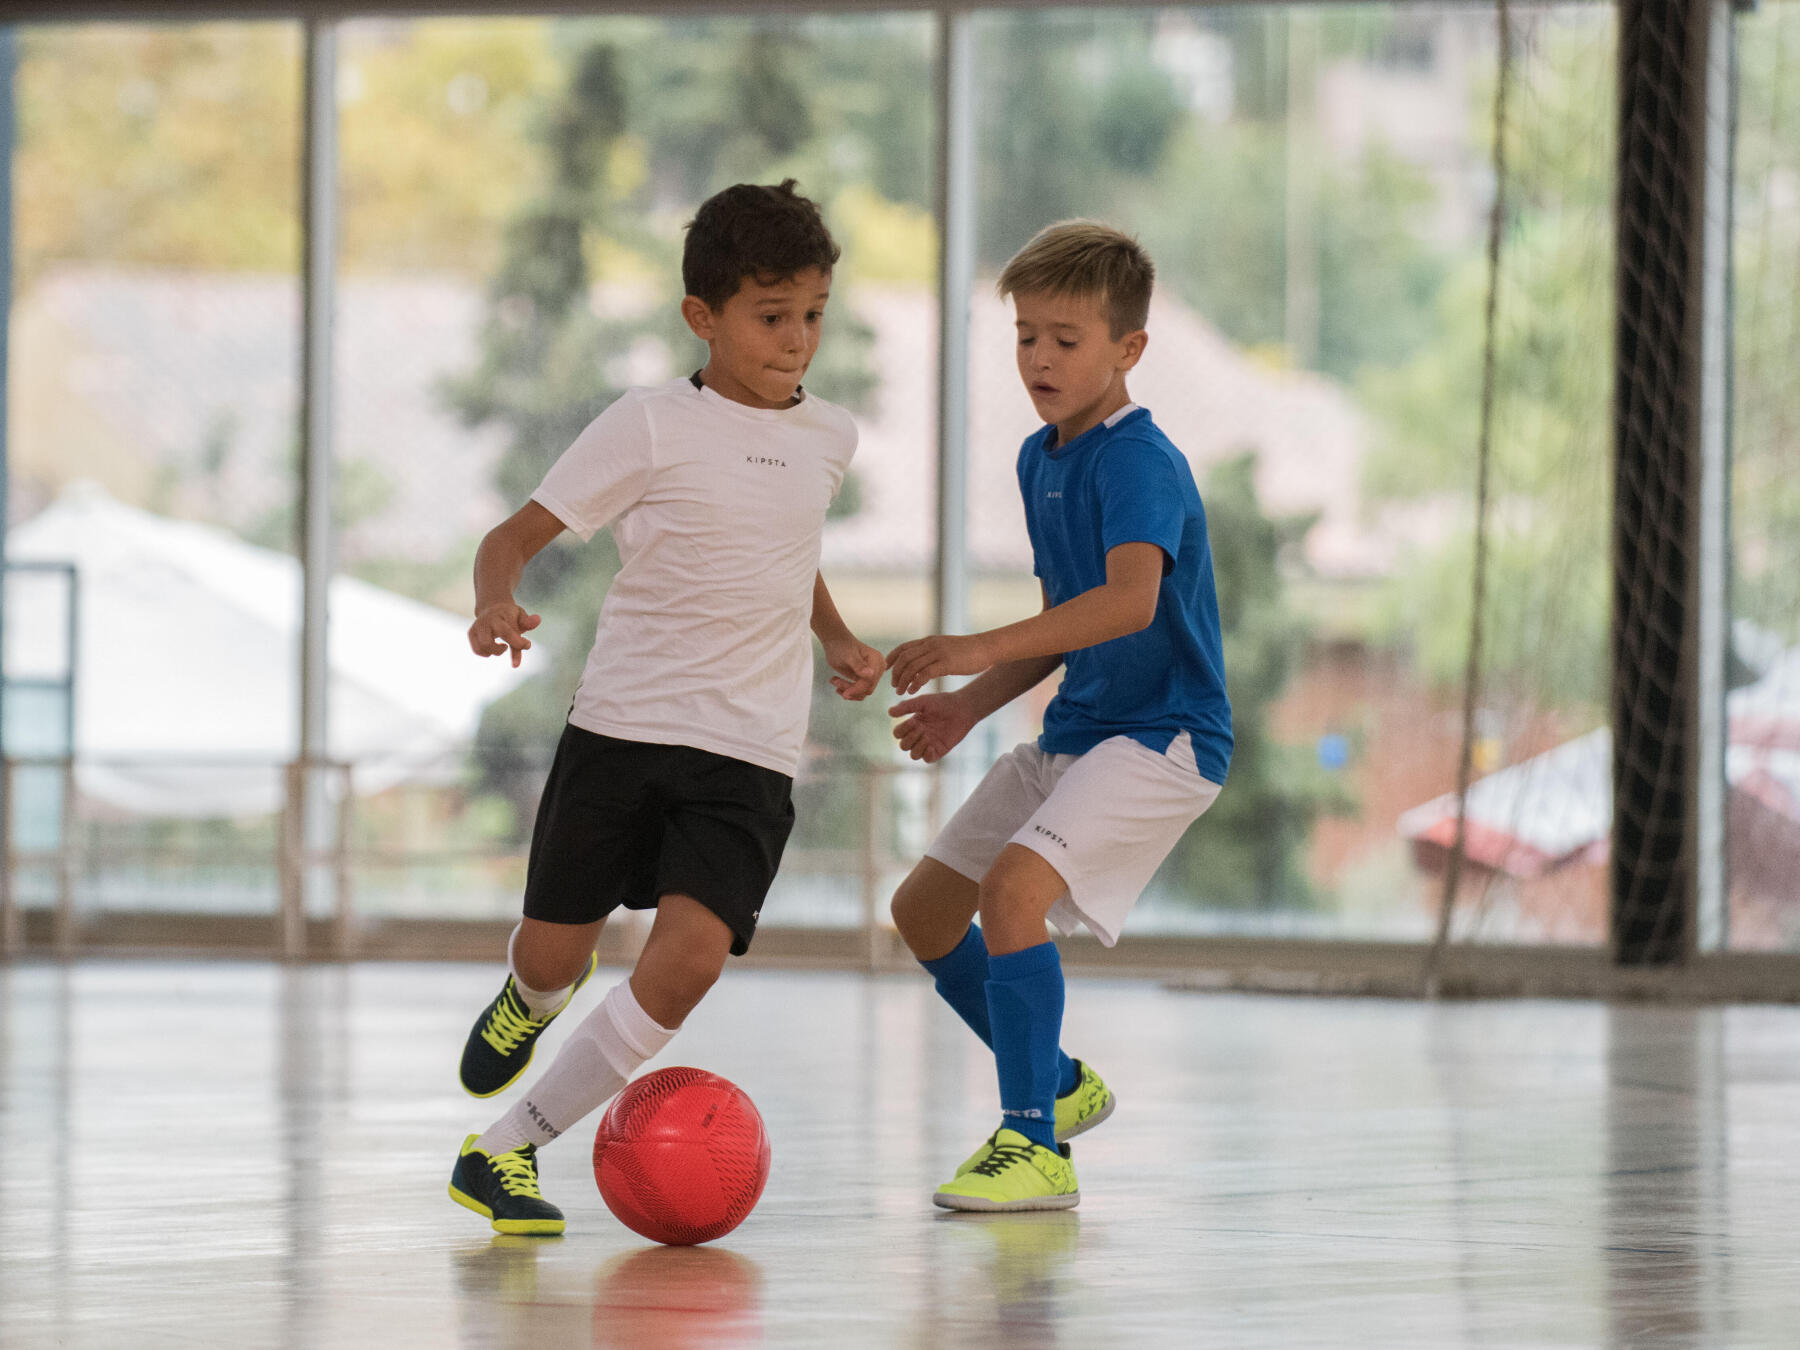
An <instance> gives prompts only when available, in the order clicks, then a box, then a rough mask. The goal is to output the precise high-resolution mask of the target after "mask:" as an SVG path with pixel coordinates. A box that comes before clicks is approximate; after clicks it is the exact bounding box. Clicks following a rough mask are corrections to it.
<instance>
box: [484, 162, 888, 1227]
mask: <svg viewBox="0 0 1800 1350" xmlns="http://www.w3.org/2000/svg"><path fill="white" fill-rule="evenodd" d="M837 259H838V247H837V245H836V244H835V243H834V242H833V240H832V238H831V235H830V233H829V231H828V230H827V229H826V227H825V223H824V221H823V220H822V219H821V218H820V216H819V212H818V208H817V207H816V206H815V205H814V204H813V203H812V202H810V201H808V200H807V199H806V198H805V197H802V196H800V195H799V194H797V193H796V192H795V191H794V182H793V180H792V179H789V180H787V181H786V182H784V183H782V184H781V185H780V186H779V187H766V186H757V185H752V184H739V185H738V186H736V187H731V188H727V189H726V190H725V191H723V192H720V193H718V194H717V195H716V196H714V197H712V198H710V199H709V200H708V201H706V202H705V203H704V204H703V205H702V206H701V207H700V210H699V211H698V212H697V213H696V215H695V217H694V219H693V221H692V222H691V223H690V225H689V226H688V234H687V240H686V245H685V247H684V249H683V253H682V284H683V286H684V287H685V289H686V291H687V295H686V297H685V298H684V299H683V300H682V303H681V310H682V316H683V317H684V318H685V319H686V320H687V323H688V326H689V327H690V328H691V329H692V330H693V332H694V334H695V336H697V337H699V338H700V339H701V340H702V341H704V342H705V343H706V344H707V348H708V351H709V357H708V360H707V363H706V365H705V366H704V367H703V368H701V369H700V370H699V371H696V372H695V373H694V374H693V375H691V376H687V377H684V378H682V379H678V380H672V381H670V382H669V383H667V384H664V385H660V386H657V387H653V388H639V389H632V390H630V391H628V392H627V393H625V394H624V395H623V396H622V397H621V398H620V399H619V400H618V401H617V402H616V403H614V404H613V405H612V406H611V407H609V408H607V409H606V411H605V412H603V413H601V414H600V416H599V417H597V418H596V419H594V421H593V422H592V423H591V424H590V425H589V426H588V427H587V429H586V430H585V431H583V432H582V433H581V435H580V436H579V437H577V438H576V440H575V443H574V444H573V445H572V446H570V447H569V449H568V450H567V451H565V452H564V453H563V455H562V457H561V458H560V459H558V460H557V462H556V463H555V464H554V465H553V466H552V467H551V469H550V471H549V473H548V474H546V475H545V477H544V481H543V483H542V485H540V486H539V488H538V489H537V491H536V492H534V493H533V494H532V497H531V500H530V501H528V502H527V503H526V504H525V505H524V506H523V507H522V508H521V509H520V510H519V511H518V512H517V513H516V514H514V515H513V516H512V517H510V518H509V519H508V520H506V521H504V522H502V523H501V524H500V525H498V526H496V527H495V528H494V529H493V530H492V531H490V532H489V534H488V535H487V537H486V538H484V539H483V540H482V543H481V547H480V549H479V550H478V552H477V553H476V557H475V622H474V624H472V625H471V626H470V628H469V644H470V646H471V647H473V648H474V650H475V652H476V654H477V655H480V656H492V655H498V654H500V653H503V652H506V651H510V652H511V653H512V660H513V664H514V665H517V664H518V663H519V660H520V657H521V655H522V654H523V653H524V652H525V651H526V650H528V649H529V648H530V646H531V640H530V639H529V638H528V637H527V636H526V634H527V633H529V632H530V631H531V630H532V629H533V628H535V627H537V625H538V622H539V619H538V616H537V615H535V614H528V613H526V612H525V610H524V609H523V608H521V607H520V606H519V604H518V603H517V602H516V601H515V600H514V599H513V595H514V592H515V590H516V589H517V587H518V584H519V578H520V575H521V573H522V572H523V570H524V567H525V564H526V563H527V562H528V561H530V559H531V558H532V557H533V556H535V555H536V554H537V553H538V552H539V551H540V550H542V549H543V548H544V546H545V545H547V544H548V543H549V542H550V541H551V540H552V539H554V538H555V537H556V536H557V535H558V534H560V533H561V532H562V531H563V530H565V529H568V530H571V531H573V532H574V533H575V534H577V535H579V536H580V537H581V538H582V539H583V540H584V541H585V540H587V539H590V538H591V537H592V536H593V534H594V532H595V531H596V530H598V529H600V528H601V527H603V526H608V525H610V526H611V528H612V531H613V537H614V539H615V541H616V542H617V544H618V547H619V556H620V559H621V562H622V564H623V565H622V566H621V568H620V570H619V574H618V576H617V577H616V578H615V579H614V581H613V583H612V587H611V589H610V590H609V591H608V592H607V595H606V599H605V601H604V603H603V604H602V606H601V611H600V623H599V630H598V633H597V634H596V637H595V642H594V648H593V651H592V652H591V653H590V654H589V656H588V660H587V667H586V669H585V670H584V672H583V674H582V678H581V684H580V686H579V688H578V689H577V691H576V694H575V701H574V706H573V707H572V708H571V710H570V713H569V724H568V726H567V727H565V728H564V730H563V735H562V740H561V741H560V743H559V744H558V746H557V751H556V758H555V761H554V762H553V763H552V765H551V768H550V775H549V778H548V780H547V782H546V783H545V787H544V794H543V798H542V801H541V803H540V805H539V808H538V817H537V823H536V827H535V829H534V831H533V834H532V841H531V855H530V864H529V869H528V872H527V877H526V883H525V901H524V917H523V919H522V920H521V922H520V924H519V926H518V927H517V928H516V929H514V930H513V935H512V939H511V942H510V943H509V946H508V960H509V965H510V971H509V974H508V976H507V980H506V983H505V985H504V986H503V987H502V989H501V991H500V994H499V996H498V997H496V998H495V1000H494V1001H493V1002H492V1003H491V1004H489V1005H488V1007H487V1009H486V1010H485V1011H484V1012H483V1013H482V1015H481V1017H480V1018H479V1019H478V1020H477V1021H476V1023H475V1026H474V1029H473V1030H472V1031H471V1032H470V1034H469V1040H468V1044H467V1045H466V1047H465V1048H464V1051H463V1059H462V1069H461V1077H462V1083H463V1086H464V1088H466V1089H467V1090H468V1091H469V1092H471V1093H472V1094H474V1095H475V1096H478V1097H488V1096H492V1095H494V1094H495V1093H497V1092H500V1091H502V1090H504V1089H505V1088H507V1087H508V1086H510V1085H511V1084H512V1083H513V1082H514V1081H516V1080H517V1079H518V1077H519V1076H520V1075H521V1074H522V1073H523V1072H524V1071H525V1068H526V1065H527V1064H528V1063H529V1062H530V1059H531V1054H532V1048H533V1046H534V1045H535V1043H536V1041H537V1038H538V1036H539V1035H540V1034H542V1032H543V1030H544V1028H545V1027H547V1026H548V1025H549V1024H550V1022H551V1020H552V1019H554V1018H555V1017H556V1015H557V1014H558V1013H560V1012H561V1011H562V1010H563V1009H564V1008H565V1007H567V1006H568V1003H569V1001H570V999H571V998H572V997H573V995H574V993H575V990H576V989H578V988H579V987H580V986H581V985H582V984H583V983H585V982H586V980H587V979H588V977H589V976H590V975H591V974H592V973H593V969H594V943H595V941H596V939H597V938H598V936H599V933H600V929H601V926H602V925H603V924H604V923H605V921H606V916H607V915H608V914H610V913H611V912H612V911H613V910H614V909H616V908H618V907H619V906H620V905H623V906H625V907H626V908H628V909H655V910H656V918H655V921H654V922H653V924H652V925H651V929H650V936H649V938H648V940H647V941H646V942H645V944H644V949H643V952H642V953H641V954H640V956H639V957H638V960H637V964H636V966H635V968H634V969H633V971H632V973H631V976H630V978H629V979H627V980H624V981H621V982H620V983H619V984H618V985H616V986H614V988H613V989H612V990H611V991H610V992H609V993H608V994H607V995H606V997H605V998H604V999H602V1000H601V1002H600V1005H599V1006H598V1007H597V1008H595V1009H594V1010H593V1011H592V1012H591V1013H589V1014H588V1016H587V1018H586V1019H585V1020H584V1021H583V1022H582V1023H581V1025H580V1026H578V1027H577V1028H576V1029H575V1031H574V1032H573V1033H572V1034H571V1035H570V1037H569V1039H568V1041H567V1042H566V1043H565V1044H564V1045H563V1048H562V1049H561V1051H560V1052H559V1053H558V1054H557V1057H556V1059H555V1060H554V1062H552V1064H551V1065H550V1068H549V1069H548V1070H547V1071H546V1072H545V1073H544V1074H543V1075H542V1076H541V1077H540V1078H539V1079H538V1081H537V1082H536V1083H534V1084H533V1085H532V1087H531V1089H530V1091H529V1092H528V1093H527V1094H526V1096H525V1098H524V1099H523V1100H522V1101H520V1102H519V1103H518V1104H517V1105H515V1106H514V1107H513V1108H512V1110H510V1111H508V1112H507V1113H506V1114H505V1115H504V1116H502V1117H501V1118H500V1119H499V1120H498V1121H496V1122H495V1123H494V1124H493V1125H491V1126H490V1127H489V1128H488V1129H487V1130H486V1132H484V1133H482V1134H480V1135H473V1134H472V1135H470V1136H469V1137H468V1139H467V1140H465V1141H464V1143H463V1147H462V1151H461V1154H460V1156H459V1157H458V1158H457V1162H456V1168H455V1171H454V1172H453V1173H452V1176H451V1180H450V1197H451V1199H453V1200H455V1201H456V1202H457V1203H458V1204H461V1205H463V1206H465V1207H467V1208H469V1209H472V1210H474V1211H475V1212H476V1213H478V1214H481V1215H483V1216H485V1217H486V1218H488V1219H489V1220H490V1221H491V1222H492V1224H493V1227H494V1228H495V1230H496V1231H498V1232H502V1233H531V1234H555V1233H560V1232H562V1231H563V1215H562V1212H561V1211H560V1210H558V1209H557V1208H556V1207H555V1206H554V1205H552V1204H550V1203H549V1202H548V1201H546V1200H545V1199H544V1198H543V1196H542V1194H541V1193H540V1191H539V1188H538V1176H537V1160H536V1150H537V1149H538V1148H540V1147H542V1146H543V1145H545V1144H547V1143H549V1142H550V1141H551V1140H552V1139H555V1138H556V1137H557V1136H558V1135H560V1134H562V1133H564V1132H565V1131H566V1130H568V1129H569V1128H570V1127H571V1126H573V1125H574V1124H575V1123H576V1122H577V1121H579V1120H580V1119H581V1118H582V1117H583V1116H586V1115H587V1114H589V1113H590V1112H592V1111H593V1110H595V1109H596V1108H598V1107H599V1106H600V1105H602V1104H603V1103H604V1102H605V1101H606V1100H607V1099H608V1098H610V1097H611V1096H612V1095H613V1094H614V1093H616V1092H618V1091H619V1089H620V1088H622V1087H623V1086H624V1085H625V1083H626V1081H627V1080H628V1079H629V1078H630V1077H631V1075H632V1073H633V1072H635V1071H636V1070H637V1068H638V1067H639V1066H640V1065H641V1064H643V1062H644V1061H645V1060H647V1059H649V1058H650V1057H651V1056H652V1055H654V1054H656V1053H657V1052H658V1051H659V1050H661V1049H662V1047H663V1046H664V1045H665V1044H667V1042H668V1040H669V1038H670V1037H671V1036H673V1035H674V1034H675V1032H676V1030H677V1029H678V1028H679V1027H680V1026H681V1024H682V1022H683V1020H684V1019H685V1018H686V1017H687V1015H688V1013H690V1012H691V1011H692V1010H693V1008H694V1007H695V1005H696V1004H698V1003H699V1001H700V999H701V998H702V996H704V995H705V993H706V991H707V990H708V989H709V988H711V987H712V984H713V982H714V981H715V980H716V979H718V977H719V974H720V972H721V971H722V970H723V968H724V965H725V958H726V955H727V954H728V953H729V954H732V955H741V954H742V953H743V952H745V951H746V950H747V949H748V948H749V944H750V940H751V938H752V936H753V935H754V933H755V931H756V921H757V917H758V915H759V914H760V913H761V910H762V903H763V898H764V896H765V895H766V894H767V892H768V889H769V886H770V883H771V882H772V881H773V880H774V877H775V871H776V868H777V867H778V866H779V864H780V861H781V853H782V849H783V847H784V846H785V844H786V842H787V837H788V832H789V830H790V829H791V828H792V825H793V820H794V808H793V804H792V800H791V789H792V786H793V774H794V770H795V767H796V765H797V763H798V760H799V755H800V747H801V742H802V741H803V739H804V738H805V734H806V723H807V714H808V711H809V708H810V701H811V686H812V679H811V675H812V651H811V645H810V640H809V639H808V636H807V628H808V625H809V623H810V627H811V629H812V632H813V633H814V634H816V635H817V636H818V638H819V641H820V643H821V645H822V646H823V648H824V651H825V659H826V662H827V663H828V664H829V665H830V666H831V668H832V670H833V672H835V673H834V676H833V679H832V684H833V686H834V687H835V688H836V689H837V691H838V693H839V694H840V695H841V696H842V697H844V698H847V699H861V698H864V697H866V696H867V695H868V694H869V693H870V692H871V691H872V690H873V689H874V688H875V685H876V683H877V681H878V680H879V679H880V677H881V673H882V670H883V667H884V662H883V660H882V656H881V653H880V652H878V651H876V650H875V649H874V648H872V647H868V646H866V645H864V644H863V643H861V642H859V641H858V640H857V639H856V637H855V636H854V635H853V634H852V633H851V632H850V630H849V629H848V628H847V627H846V626H845V624H844V622H843V620H842V619H841V618H840V617H839V615H838V612H837V608H836V606H835V605H833V603H832V600H831V593H830V591H828V590H827V589H826V586H825V579H824V577H823V576H821V575H820V573H819V570H818V568H819V535H820V530H821V528H822V527H823V525H824V523H825V512H826V508H827V507H828V506H829V505H830V502H831V499H832V497H833V496H834V495H835V493H836V492H837V489H838V486H839V485H840V484H841V483H842V482H843V477H844V471H845V469H846V468H847V467H848V465H849V463H850V457H851V455H852V453H853V452H854V451H855V448H856V428H855V425H854V424H853V423H852V421H851V419H850V416H849V414H847V413H846V412H844V411H843V410H842V409H841V408H837V407H834V406H832V405H831V404H829V403H826V402H824V401H823V400H822V399H819V398H817V397H816V396H814V395H812V394H809V393H806V392H805V391H804V390H803V389H802V387H801V383H800V382H801V379H802V378H803V377H804V376H805V374H806V370H807V367H808V365H809V364H810V363H811V361H812V358H813V353H814V352H815V351H816V350H817V348H818V344H819V334H820V328H821V325H822V322H823V319H824V314H825V304H826V300H827V299H828V297H829V294H830V289H831V269H832V266H833V264H835V263H836V262H837Z"/></svg>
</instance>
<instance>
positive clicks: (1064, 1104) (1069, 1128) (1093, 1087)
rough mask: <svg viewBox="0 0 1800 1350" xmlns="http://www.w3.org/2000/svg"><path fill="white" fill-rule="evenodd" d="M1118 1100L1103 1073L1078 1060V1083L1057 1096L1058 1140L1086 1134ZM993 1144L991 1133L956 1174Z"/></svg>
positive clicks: (972, 1165) (965, 1170) (1106, 1114)
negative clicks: (1105, 1080) (1101, 1076)
mask: <svg viewBox="0 0 1800 1350" xmlns="http://www.w3.org/2000/svg"><path fill="white" fill-rule="evenodd" d="M1118 1104H1119V1099H1118V1098H1117V1097H1115V1096H1113V1093H1112V1089H1111V1088H1109V1087H1107V1086H1106V1084H1105V1083H1103V1082H1101V1081H1100V1075H1099V1074H1097V1073H1095V1072H1094V1070H1093V1067H1092V1066H1091V1065H1089V1064H1087V1063H1086V1062H1085V1061H1083V1060H1079V1059H1078V1060H1076V1061H1075V1086H1074V1087H1072V1088H1070V1089H1069V1090H1068V1092H1067V1093H1065V1094H1064V1095H1063V1096H1061V1097H1058V1098H1057V1099H1056V1142H1057V1143H1059V1144H1061V1143H1065V1142H1067V1141H1068V1140H1070V1139H1073V1138H1074V1137H1075V1136H1076V1135H1078V1134H1086V1133H1087V1132H1088V1131H1089V1130H1091V1129H1093V1128H1094V1126H1096V1125H1098V1124H1099V1123H1100V1122H1101V1121H1103V1120H1105V1119H1106V1118H1107V1117H1108V1116H1110V1115H1111V1114H1112V1113H1113V1108H1114V1107H1115V1106H1117V1105H1118ZM993 1147H994V1136H993V1135H991V1134H990V1135H989V1136H988V1137H987V1138H986V1139H984V1140H983V1141H982V1143H981V1147H980V1148H978V1149H976V1150H975V1151H974V1152H973V1153H971V1154H970V1155H969V1156H968V1157H966V1158H964V1159H963V1160H962V1165H961V1166H960V1167H958V1168H957V1169H956V1175H957V1176H959V1177H960V1176H961V1175H962V1174H963V1173H964V1172H967V1171H969V1170H970V1169H971V1168H973V1167H974V1166H975V1164H976V1163H978V1162H980V1161H981V1160H982V1159H983V1158H985V1157H987V1155H988V1150H990V1149H992V1148H993Z"/></svg>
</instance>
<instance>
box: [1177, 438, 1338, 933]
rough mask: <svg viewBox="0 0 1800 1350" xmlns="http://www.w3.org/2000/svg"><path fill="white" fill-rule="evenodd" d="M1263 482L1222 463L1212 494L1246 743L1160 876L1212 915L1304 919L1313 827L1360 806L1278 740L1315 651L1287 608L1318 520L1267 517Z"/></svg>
mask: <svg viewBox="0 0 1800 1350" xmlns="http://www.w3.org/2000/svg"><path fill="white" fill-rule="evenodd" d="M1255 474H1256V456H1255V455H1254V454H1245V455H1241V456H1239V457H1237V458H1235V459H1230V460H1225V461H1223V462H1221V463H1219V464H1216V465H1214V466H1213V468H1212V470H1211V472H1209V473H1208V474H1207V476H1206V481H1205V482H1204V483H1203V484H1202V485H1201V497H1202V498H1203V500H1204V501H1205V503H1206V527H1207V535H1208V538H1209V540H1210V542H1211V544H1212V550H1213V573H1214V576H1215V577H1216V579H1217V581H1218V588H1219V626H1220V629H1221V631H1222V634H1223V636H1224V640H1225V683H1226V691H1227V693H1229V695H1230V696H1231V722H1232V732H1233V735H1234V737H1235V741H1236V744H1235V745H1234V746H1233V749H1232V755H1231V773H1230V777H1229V779H1228V781H1227V784H1226V788H1225V791H1224V792H1222V793H1220V794H1219V799H1218V801H1217V802H1216V803H1215V804H1214V805H1213V806H1212V808H1211V809H1210V810H1208V811H1207V813H1206V814H1205V815H1204V816H1202V817H1201V818H1200V820H1199V821H1198V822H1197V823H1196V824H1195V825H1194V826H1193V827H1192V828H1190V829H1189V830H1188V832H1187V833H1186V834H1185V835H1183V836H1182V839H1181V842H1180V843H1179V844H1177V845H1176V846H1175V850H1174V852H1172V853H1171V854H1170V855H1169V859H1168V861H1167V862H1166V863H1164V864H1163V868H1162V871H1161V872H1160V873H1159V876H1160V878H1161V879H1162V880H1163V882H1164V883H1165V884H1168V885H1170V886H1171V887H1172V888H1173V889H1174V890H1175V891H1176V893H1177V894H1179V895H1182V896H1184V897H1187V898H1189V899H1190V900H1191V901H1192V902H1193V903H1195V904H1198V905H1204V906H1205V907H1206V908H1208V909H1286V910H1292V909H1295V908H1303V907H1305V906H1306V905H1308V904H1310V903H1313V902H1314V901H1315V900H1316V898H1317V897H1316V896H1314V894H1313V891H1312V887H1311V883H1310V882H1309V880H1308V878H1307V875H1306V866H1305V862H1306V843H1307V840H1308V838H1309V837H1310V836H1311V833H1312V826H1313V822H1314V821H1315V820H1317V819H1318V817H1319V816H1320V815H1321V814H1323V813H1328V812H1335V813H1340V814H1341V813H1344V812H1347V811H1349V810H1350V809H1351V807H1352V805H1353V803H1352V802H1351V800H1350V799H1349V798H1348V797H1347V796H1346V795H1345V794H1344V790H1343V788H1342V786H1341V784H1340V783H1339V782H1338V780H1337V779H1335V778H1334V777H1333V776H1332V775H1330V774H1329V773H1327V772H1326V771H1325V770H1324V769H1322V768H1320V767H1319V765H1318V763H1317V762H1316V760H1315V758H1314V756H1313V754H1312V751H1311V748H1310V747H1296V746H1284V745H1280V744H1277V743H1276V742H1275V741H1274V740H1273V739H1272V738H1271V736H1270V734H1269V714H1270V710H1271V709H1272V708H1273V706H1274V705H1275V703H1276V702H1278V701H1279V700H1280V698H1281V695H1282V693H1283V691H1284V690H1285V689H1286V687H1287V682H1288V679H1289V677H1290V676H1291V675H1292V674H1293V672H1294V669H1295V667H1296V666H1297V664H1298V663H1299V661H1300V658H1301V656H1302V654H1303V653H1304V651H1305V647H1306V625H1305V623H1304V622H1303V621H1302V620H1301V619H1300V617H1299V616H1298V615H1297V614H1295V612H1294V611H1293V610H1292V609H1291V608H1290V607H1289V606H1288V605H1287V604H1286V603H1285V601H1284V598H1283V597H1284V593H1285V591H1286V586H1285V583H1284V582H1283V580H1282V572H1283V567H1284V564H1286V562H1287V560H1288V558H1289V557H1291V555H1292V553H1293V551H1294V550H1295V549H1296V548H1297V547H1298V546H1299V543H1300V540H1301V538H1302V537H1304V535H1305V534H1306V531H1307V530H1308V529H1309V528H1310V527H1311V525H1312V523H1313V522H1312V517H1310V516H1297V517H1287V518H1276V517H1271V516H1269V515H1268V514H1266V513H1265V512H1264V510H1263V508H1262V505H1261V503H1260V502H1259V501H1258V499H1257V494H1256V478H1255Z"/></svg>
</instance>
